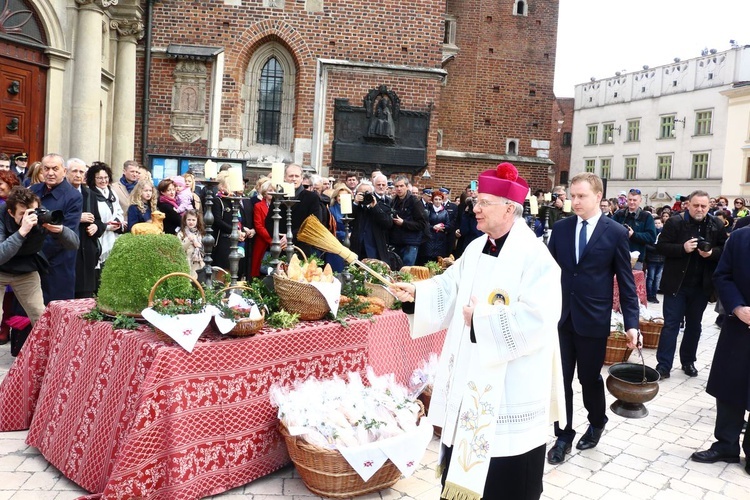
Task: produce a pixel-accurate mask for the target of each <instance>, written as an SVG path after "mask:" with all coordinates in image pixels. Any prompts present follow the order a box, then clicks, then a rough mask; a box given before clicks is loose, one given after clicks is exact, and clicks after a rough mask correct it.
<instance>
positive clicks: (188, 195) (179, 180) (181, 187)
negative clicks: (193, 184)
mask: <svg viewBox="0 0 750 500" xmlns="http://www.w3.org/2000/svg"><path fill="white" fill-rule="evenodd" d="M171 179H172V182H174V187H175V190H176V191H177V213H180V214H184V213H185V212H186V211H187V210H190V209H191V208H193V192H192V191H190V189H188V187H187V182H185V178H184V177H183V176H181V175H175V176H174V177H171Z"/></svg>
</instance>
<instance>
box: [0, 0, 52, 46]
mask: <svg viewBox="0 0 750 500" xmlns="http://www.w3.org/2000/svg"><path fill="white" fill-rule="evenodd" d="M0 33H2V34H4V35H7V36H8V37H10V38H12V39H14V40H15V41H18V42H21V43H26V44H31V45H47V37H46V36H45V33H44V29H43V28H42V24H41V22H40V21H39V18H38V17H37V14H36V11H35V10H34V8H33V7H32V6H31V4H30V2H27V1H24V0H6V1H5V2H0Z"/></svg>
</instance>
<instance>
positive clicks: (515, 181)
mask: <svg viewBox="0 0 750 500" xmlns="http://www.w3.org/2000/svg"><path fill="white" fill-rule="evenodd" d="M503 165H507V166H503ZM499 167H502V169H501V175H499V176H498V172H497V170H494V169H493V170H487V171H485V172H483V173H482V174H480V176H479V198H478V200H477V203H476V204H475V205H474V211H475V212H476V216H477V225H478V227H479V229H480V230H481V231H483V232H484V233H485V234H486V236H483V237H481V238H477V239H476V240H475V241H473V242H472V243H471V244H469V246H468V247H467V248H466V251H465V253H464V257H463V258H461V259H460V260H459V261H457V262H456V264H454V265H453V266H451V267H450V268H448V270H447V271H446V272H445V273H443V274H442V275H440V276H437V277H435V278H433V279H431V280H426V281H420V282H416V283H397V284H394V285H393V286H392V287H391V290H392V291H393V292H394V293H395V294H396V295H397V297H398V298H399V300H401V301H402V302H403V303H404V311H405V312H407V311H409V309H411V311H413V313H414V318H413V319H414V321H413V323H412V324H413V330H412V335H413V336H414V337H418V336H421V335H426V334H430V333H433V332H437V331H441V330H442V329H444V328H446V327H447V328H448V333H447V336H446V338H445V343H444V348H443V353H442V355H441V357H440V361H439V368H438V372H437V378H436V380H435V384H434V389H433V393H432V400H431V403H430V413H429V419H430V422H431V423H433V424H434V425H441V426H442V429H443V431H442V437H441V450H440V463H441V466H442V470H443V474H442V483H443V492H442V495H441V497H442V498H480V497H481V498H485V499H493V500H497V499H509V500H531V499H535V500H536V499H538V498H539V497H540V496H541V494H542V475H543V473H544V447H545V441H546V440H547V435H548V432H549V423H550V422H551V421H554V420H556V419H557V418H558V414H559V412H560V411H562V406H563V401H562V400H561V396H562V394H561V387H560V378H561V376H560V375H561V374H560V368H559V366H560V365H559V356H560V352H559V343H558V342H557V339H556V338H555V325H556V323H557V320H558V318H559V313H560V304H561V297H560V269H559V267H558V266H557V265H556V264H555V262H554V260H553V259H552V257H551V256H550V254H549V252H548V251H547V250H546V248H545V247H544V244H543V243H542V242H540V241H539V240H538V239H537V238H536V237H535V236H534V234H533V233H532V232H531V231H529V228H528V227H527V226H526V224H525V222H524V220H523V218H522V213H523V202H524V199H525V198H526V194H527V193H528V185H527V184H526V181H525V180H524V179H523V178H521V177H517V170H516V169H515V167H513V165H511V164H501V165H500V166H499ZM399 183H400V182H399V180H397V181H396V185H398V184H399ZM411 301H415V302H414V304H411ZM409 306H410V307H409ZM610 306H611V304H610ZM530 374H533V376H530ZM559 416H560V418H563V416H562V415H559ZM466 443H471V444H470V445H469V446H466Z"/></svg>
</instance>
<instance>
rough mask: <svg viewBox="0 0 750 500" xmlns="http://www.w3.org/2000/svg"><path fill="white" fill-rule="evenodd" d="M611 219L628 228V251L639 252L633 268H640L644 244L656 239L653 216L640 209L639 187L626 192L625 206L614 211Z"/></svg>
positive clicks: (644, 254)
mask: <svg viewBox="0 0 750 500" xmlns="http://www.w3.org/2000/svg"><path fill="white" fill-rule="evenodd" d="M612 220H614V221H615V222H618V223H620V224H622V225H623V226H625V229H627V230H628V244H629V246H630V251H631V252H639V255H638V262H637V263H636V264H635V269H637V270H639V271H640V270H642V269H643V262H644V261H645V259H646V245H653V244H654V242H655V241H656V225H655V224H654V216H653V215H651V214H650V213H649V212H646V211H645V210H643V209H641V190H640V189H631V190H630V191H629V192H628V197H627V207H625V208H621V209H620V210H618V211H617V212H615V214H614V215H613V216H612Z"/></svg>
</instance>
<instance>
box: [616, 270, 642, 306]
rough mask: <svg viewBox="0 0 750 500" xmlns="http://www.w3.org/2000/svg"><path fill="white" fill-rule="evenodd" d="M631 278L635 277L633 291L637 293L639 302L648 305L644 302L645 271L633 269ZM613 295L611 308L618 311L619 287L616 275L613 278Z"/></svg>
mask: <svg viewBox="0 0 750 500" xmlns="http://www.w3.org/2000/svg"><path fill="white" fill-rule="evenodd" d="M633 279H635V291H636V293H637V294H638V300H639V301H640V302H641V304H643V305H644V306H645V305H648V303H647V302H646V273H644V272H643V271H635V270H634V271H633ZM613 286H614V295H613V298H612V309H614V310H615V311H618V312H619V311H620V287H618V286H617V276H615V280H614V285H613Z"/></svg>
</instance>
